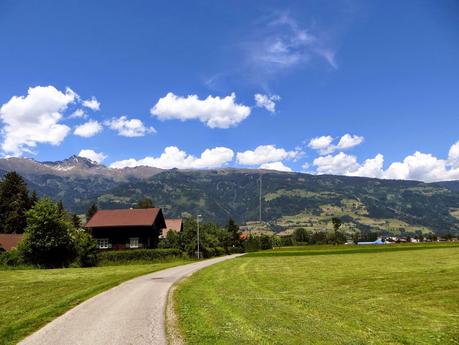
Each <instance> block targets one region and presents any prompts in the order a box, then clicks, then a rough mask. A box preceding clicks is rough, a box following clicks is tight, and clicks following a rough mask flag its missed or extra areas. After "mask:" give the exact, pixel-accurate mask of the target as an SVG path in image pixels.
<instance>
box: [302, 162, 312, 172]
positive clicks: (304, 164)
mask: <svg viewBox="0 0 459 345" xmlns="http://www.w3.org/2000/svg"><path fill="white" fill-rule="evenodd" d="M301 167H302V168H303V170H308V169H309V167H310V165H309V163H308V162H305V163H303V165H302V166H301Z"/></svg>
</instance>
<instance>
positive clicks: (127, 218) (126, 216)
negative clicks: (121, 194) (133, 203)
mask: <svg viewBox="0 0 459 345" xmlns="http://www.w3.org/2000/svg"><path fill="white" fill-rule="evenodd" d="M158 215H159V216H160V218H159V219H158V220H159V221H160V224H159V226H160V227H161V228H162V227H163V226H164V225H165V224H164V217H163V214H162V212H161V209H160V208H138V209H127V210H126V209H122V210H99V211H97V212H96V214H94V216H92V218H91V219H90V220H89V221H88V222H87V223H86V225H85V227H86V228H98V227H117V226H152V225H153V224H154V223H155V221H156V219H157V218H158Z"/></svg>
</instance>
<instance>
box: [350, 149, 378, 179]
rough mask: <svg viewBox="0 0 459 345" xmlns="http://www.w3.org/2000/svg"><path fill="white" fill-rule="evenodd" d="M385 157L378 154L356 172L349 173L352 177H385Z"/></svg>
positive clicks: (366, 161)
mask: <svg viewBox="0 0 459 345" xmlns="http://www.w3.org/2000/svg"><path fill="white" fill-rule="evenodd" d="M383 164H384V156H383V155H382V154H380V153H378V154H377V155H376V156H375V158H370V159H367V160H365V162H363V164H362V165H360V166H359V167H358V168H357V169H356V170H355V171H351V172H349V173H348V175H350V176H361V177H376V178H381V177H384V170H383Z"/></svg>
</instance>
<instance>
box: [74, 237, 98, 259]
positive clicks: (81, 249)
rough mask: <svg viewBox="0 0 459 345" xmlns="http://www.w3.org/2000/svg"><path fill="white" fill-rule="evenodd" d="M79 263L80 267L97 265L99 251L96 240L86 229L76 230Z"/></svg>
mask: <svg viewBox="0 0 459 345" xmlns="http://www.w3.org/2000/svg"><path fill="white" fill-rule="evenodd" d="M76 246H77V253H78V257H77V263H78V265H79V266H80V267H92V266H96V264H97V260H98V254H99V251H98V250H97V244H96V241H95V240H94V239H93V238H92V236H91V235H90V234H88V233H87V232H86V231H83V230H79V231H77V232H76Z"/></svg>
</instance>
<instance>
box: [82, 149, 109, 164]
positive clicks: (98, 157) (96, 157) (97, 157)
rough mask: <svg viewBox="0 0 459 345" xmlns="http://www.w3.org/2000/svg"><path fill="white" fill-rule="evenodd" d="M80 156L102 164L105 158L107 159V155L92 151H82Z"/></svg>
mask: <svg viewBox="0 0 459 345" xmlns="http://www.w3.org/2000/svg"><path fill="white" fill-rule="evenodd" d="M78 156H80V157H84V158H88V159H90V160H92V161H94V162H96V163H100V162H102V161H103V160H104V159H105V158H107V155H105V154H104V153H103V152H96V151H94V150H90V149H85V150H81V151H80V153H79V154H78Z"/></svg>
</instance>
